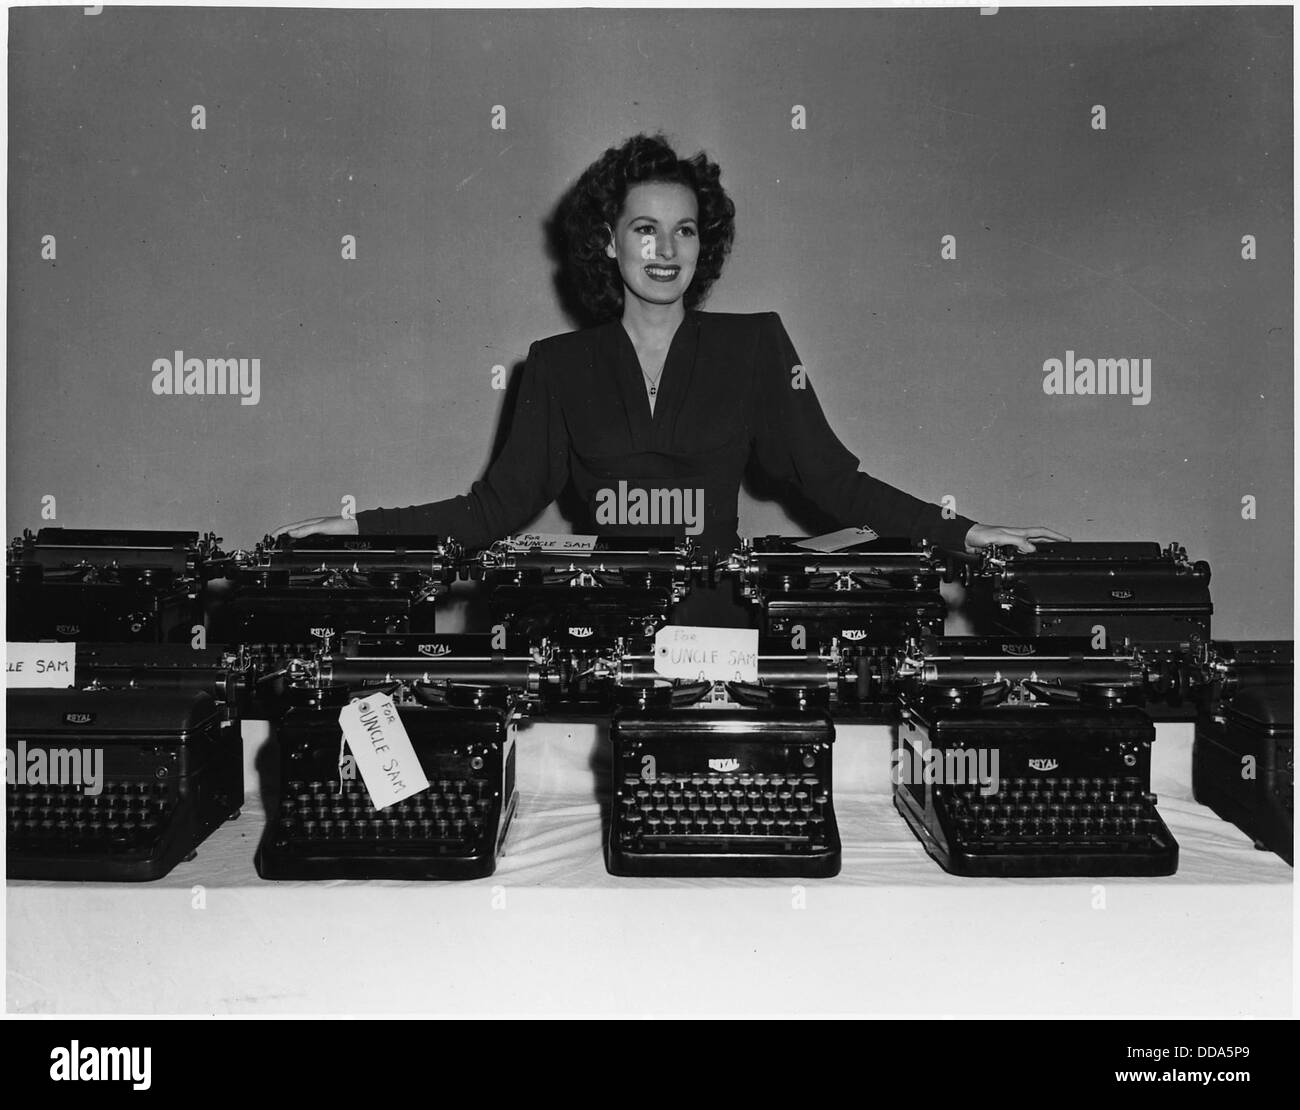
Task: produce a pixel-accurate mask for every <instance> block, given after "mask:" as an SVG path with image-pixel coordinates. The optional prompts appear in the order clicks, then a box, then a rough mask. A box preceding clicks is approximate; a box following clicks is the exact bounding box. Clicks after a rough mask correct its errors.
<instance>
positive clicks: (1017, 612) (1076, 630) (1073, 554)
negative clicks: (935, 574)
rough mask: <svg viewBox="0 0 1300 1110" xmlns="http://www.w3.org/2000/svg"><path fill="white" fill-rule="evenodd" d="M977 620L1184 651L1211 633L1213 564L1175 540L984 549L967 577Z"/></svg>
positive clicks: (1005, 628) (1014, 629) (1024, 633)
mask: <svg viewBox="0 0 1300 1110" xmlns="http://www.w3.org/2000/svg"><path fill="white" fill-rule="evenodd" d="M971 593H972V595H973V596H972V605H971V608H972V610H973V611H974V612H975V613H977V614H978V616H977V623H980V624H988V625H990V626H991V627H987V628H981V629H980V631H982V632H984V631H987V632H997V633H1003V634H1010V635H1012V636H1020V637H1028V638H1032V637H1039V636H1083V637H1087V638H1089V639H1090V640H1092V641H1094V642H1098V643H1099V644H1100V645H1101V646H1106V647H1108V646H1111V645H1120V644H1123V643H1125V642H1127V643H1129V644H1132V645H1134V646H1138V647H1142V648H1144V649H1146V651H1147V652H1148V655H1151V654H1152V653H1154V652H1156V651H1158V650H1164V651H1166V652H1171V653H1173V654H1174V655H1175V656H1177V657H1179V658H1185V657H1188V656H1189V655H1190V654H1191V653H1193V652H1194V651H1195V649H1196V646H1197V645H1199V644H1203V643H1205V642H1207V641H1208V640H1209V638H1210V617H1211V615H1212V613H1213V611H1214V607H1213V605H1212V604H1211V601H1210V566H1209V564H1208V563H1206V562H1204V561H1200V562H1195V563H1191V562H1189V561H1188V559H1187V552H1186V551H1185V550H1184V549H1183V548H1181V547H1179V546H1178V545H1177V544H1170V545H1169V546H1168V547H1167V548H1164V549H1162V548H1161V547H1160V545H1159V544H1156V543H1051V544H1042V545H1040V546H1039V548H1038V550H1037V551H1034V552H1032V553H1029V554H1025V553H1021V552H1019V551H1017V550H1016V549H1015V548H1010V547H997V548H991V549H989V550H988V551H987V552H986V553H985V556H984V561H983V564H982V566H981V567H980V569H979V570H978V571H977V572H976V573H975V574H974V575H973V576H972V579H971Z"/></svg>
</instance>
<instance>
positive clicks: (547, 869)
mask: <svg viewBox="0 0 1300 1110" xmlns="http://www.w3.org/2000/svg"><path fill="white" fill-rule="evenodd" d="M1192 732H1193V730H1192V726H1191V724H1184V723H1161V724H1158V725H1157V742H1156V744H1155V747H1154V754H1153V765H1152V786H1153V789H1154V790H1155V791H1156V792H1157V793H1158V794H1159V796H1160V810H1161V813H1162V815H1163V816H1164V818H1165V821H1166V823H1167V824H1168V825H1169V827H1170V829H1171V831H1172V832H1173V833H1174V835H1175V837H1176V838H1177V839H1178V842H1179V845H1180V848H1181V854H1180V865H1179V870H1178V873H1177V874H1176V875H1173V876H1170V877H1167V878H1158V879H1139V878H1111V879H969V878H957V877H954V876H950V875H947V874H945V873H944V872H942V871H941V870H940V869H939V868H938V866H937V865H936V864H935V863H934V862H933V861H932V860H930V858H929V857H928V856H926V854H925V852H924V851H923V850H922V848H921V846H920V844H919V843H918V842H917V841H916V840H915V838H914V837H913V836H912V834H911V832H910V831H909V830H908V828H907V827H906V825H905V824H904V823H903V820H902V818H901V817H900V816H899V815H898V814H897V813H896V812H895V810H894V808H893V805H892V802H891V799H890V782H889V751H890V740H891V730H890V729H889V728H887V727H884V726H866V725H841V726H839V728H838V738H837V743H836V750H835V775H836V790H835V804H836V815H837V818H838V822H839V826H840V834H841V838H842V840H843V842H844V863H843V870H842V872H841V874H840V875H839V876H838V877H837V878H834V879H824V880H806V881H796V880H784V879H782V880H778V879H628V878H614V877H613V876H610V875H609V874H607V873H606V871H605V868H604V863H603V856H602V851H601V839H600V830H601V812H600V796H601V791H602V790H603V789H604V788H605V783H606V779H605V777H604V776H607V773H608V762H609V761H608V742H607V738H606V732H605V729H604V726H602V725H598V724H592V723H560V722H545V721H540V722H525V723H524V724H523V726H522V727H521V729H520V733H519V763H518V775H519V788H520V806H519V813H518V816H517V817H516V820H515V823H514V825H513V826H512V827H511V830H510V834H509V837H508V840H507V844H506V853H505V855H504V856H503V857H502V858H501V860H500V862H499V866H498V869H497V873H496V874H495V875H493V876H492V877H490V878H487V879H481V880H475V881H471V882H464V883H427V884H426V883H401V882H388V881H371V882H343V881H340V882H327V883H290V882H274V883H273V882H265V881H262V880H261V879H259V878H258V877H257V875H256V872H255V871H254V868H253V854H254V851H255V849H256V846H257V843H258V840H259V838H260V836H261V834H262V829H263V826H264V823H265V810H264V807H263V805H262V802H261V800H260V797H259V788H260V776H259V773H258V768H259V765H263V766H264V765H265V763H266V760H267V758H268V755H269V751H270V745H269V744H268V742H267V741H268V736H269V726H268V725H267V724H266V723H265V722H258V721H245V722H244V755H245V782H246V787H247V804H246V805H245V808H244V810H243V814H242V816H241V817H240V818H239V819H238V820H236V821H232V822H228V823H227V824H225V825H224V826H222V827H221V828H220V829H218V830H217V832H216V833H215V834H214V835H213V836H212V837H211V838H209V840H207V841H206V842H205V843H204V844H203V845H201V846H200V848H199V852H198V856H197V858H196V859H194V860H192V861H190V862H188V863H184V864H181V865H180V866H179V867H177V868H176V869H175V870H174V871H173V872H172V873H171V874H170V875H169V876H167V877H166V878H165V879H163V880H160V881H159V882H157V883H151V884H147V885H139V884H131V885H114V884H107V883H33V882H11V883H9V884H8V889H7V894H8V914H7V936H6V951H7V955H8V980H7V992H8V1007H9V1010H10V1012H16V1013H26V1014H55V1013H60V1014H83V1013H84V1014H97V1013H129V1014H155V1013H182V1014H272V1013H307V1014H313V1013H322V1014H339V1013H392V1014H405V1013H415V1012H436V1013H447V1014H559V1013H582V1014H616V1013H617V1014H650V1013H654V1014H706V1013H707V1014H715V1013H744V1014H779V1013H799V1014H837V1013H850V1012H852V1013H871V1014H889V1015H894V1014H896V1015H926V1014H930V1015H934V1014H941V1015H1037V1014H1062V1015H1106V1016H1119V1015H1129V1016H1136V1015H1177V1016H1186V1017H1190V1016H1206V1017H1217V1016H1245V1015H1252V1016H1257V1017H1264V1016H1285V1015H1289V1014H1290V1013H1291V1009H1292V871H1291V868H1289V867H1288V866H1287V865H1286V864H1285V863H1284V862H1283V861H1282V860H1281V859H1279V858H1278V857H1277V856H1275V855H1273V854H1271V853H1266V852H1259V851H1256V850H1255V849H1254V848H1253V846H1252V845H1251V843H1250V841H1249V839H1248V838H1247V837H1246V836H1245V835H1244V834H1243V833H1241V832H1240V831H1238V830H1237V829H1236V828H1234V827H1233V826H1231V825H1229V824H1227V823H1226V822H1223V821H1221V820H1219V818H1218V817H1216V816H1215V815H1214V814H1213V813H1212V812H1211V811H1210V810H1208V809H1206V808H1205V807H1203V806H1200V805H1198V804H1197V803H1195V802H1194V801H1193V800H1192V798H1191V787H1190V779H1191V741H1192Z"/></svg>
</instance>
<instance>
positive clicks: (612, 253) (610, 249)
mask: <svg viewBox="0 0 1300 1110" xmlns="http://www.w3.org/2000/svg"><path fill="white" fill-rule="evenodd" d="M600 226H601V227H603V228H604V229H605V234H606V235H608V236H609V242H607V243H606V244H605V257H606V258H613V259H617V258H618V251H616V250H615V249H614V229H613V228H612V227H610V226H609V224H601V225H600Z"/></svg>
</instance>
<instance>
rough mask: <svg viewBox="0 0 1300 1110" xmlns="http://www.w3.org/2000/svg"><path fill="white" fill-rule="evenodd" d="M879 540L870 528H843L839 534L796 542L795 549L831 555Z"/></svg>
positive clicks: (827, 534) (834, 533)
mask: <svg viewBox="0 0 1300 1110" xmlns="http://www.w3.org/2000/svg"><path fill="white" fill-rule="evenodd" d="M878 539H880V537H879V536H878V535H876V533H875V532H873V531H872V530H871V529H870V528H841V529H840V530H839V531H838V532H827V533H826V534H825V535H824V536H810V537H809V538H808V539H806V540H796V541H795V547H802V548H803V549H804V550H805V551H820V552H823V553H824V554H829V553H830V552H832V551H843V550H845V548H849V547H856V546H857V545H858V544H860V543H870V542H871V541H872V540H878Z"/></svg>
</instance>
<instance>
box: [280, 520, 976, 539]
mask: <svg viewBox="0 0 1300 1110" xmlns="http://www.w3.org/2000/svg"><path fill="white" fill-rule="evenodd" d="M972 531H973V529H972ZM356 534H357V520H356V517H344V516H314V517H312V518H311V519H310V520H300V521H298V522H297V523H296V524H282V525H280V527H279V528H277V529H276V530H275V531H274V532H272V533H271V536H272V538H274V537H276V536H286V535H287V536H288V537H289V538H290V539H292V540H298V539H302V537H303V536H317V535H320V536H355V535H356Z"/></svg>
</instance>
